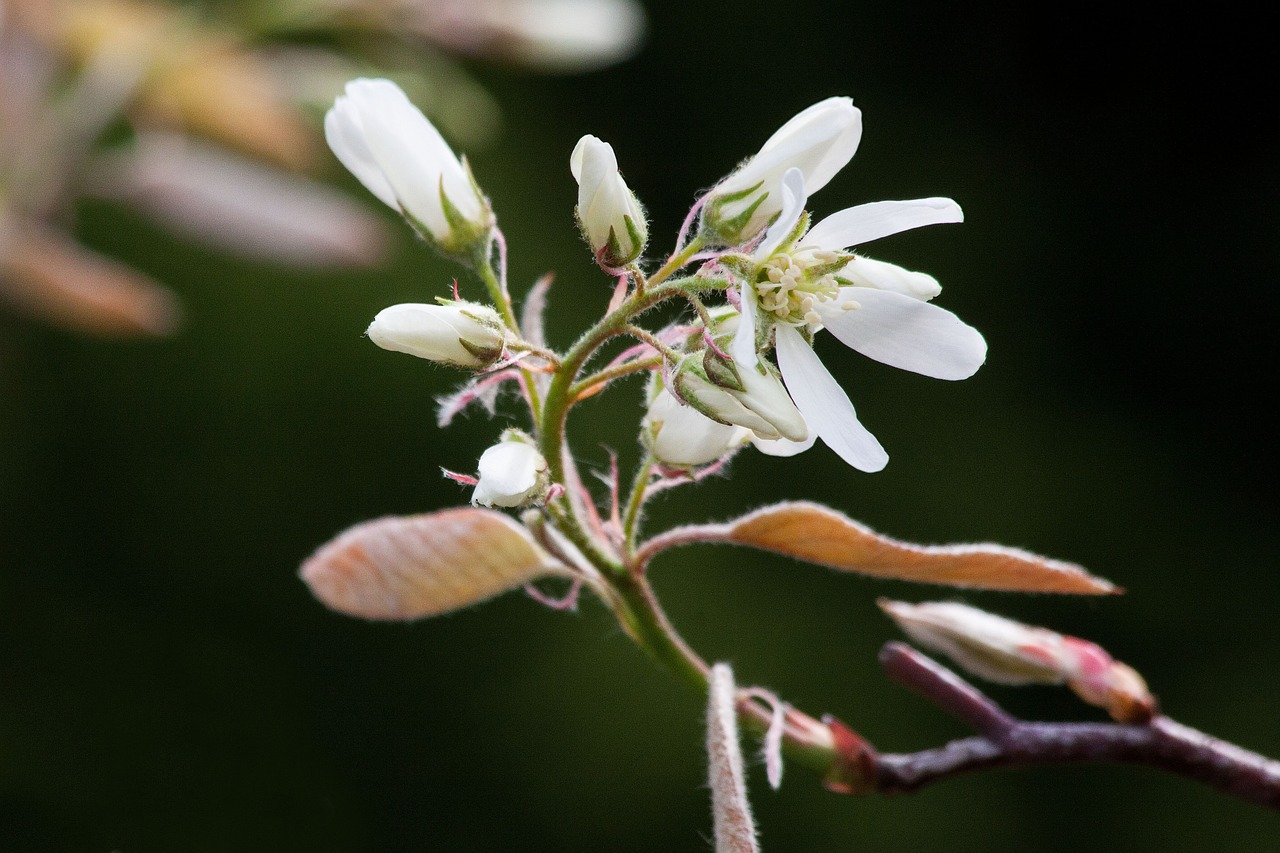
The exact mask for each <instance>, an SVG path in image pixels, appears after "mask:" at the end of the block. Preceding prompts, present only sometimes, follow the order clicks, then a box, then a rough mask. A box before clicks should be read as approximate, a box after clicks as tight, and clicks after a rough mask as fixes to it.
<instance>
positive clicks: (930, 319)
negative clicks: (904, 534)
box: [731, 169, 987, 471]
mask: <svg viewBox="0 0 1280 853" xmlns="http://www.w3.org/2000/svg"><path fill="white" fill-rule="evenodd" d="M782 195H783V197H784V201H785V207H784V209H783V210H782V212H781V213H780V215H779V216H778V219H777V220H776V221H775V222H774V223H773V225H771V226H770V227H769V230H768V232H767V233H766V234H765V237H764V240H763V241H761V243H760V246H759V248H758V249H757V251H756V254H755V274H754V275H753V276H752V280H751V281H750V282H749V283H747V284H746V285H743V286H741V287H740V292H739V295H740V297H741V298H740V303H741V310H742V315H743V320H744V321H745V322H742V323H741V324H740V325H739V327H738V330H737V332H736V334H735V336H734V340H733V343H732V346H731V353H732V355H733V358H734V360H735V361H736V362H737V363H738V364H739V365H752V364H755V363H756V360H757V354H756V344H755V342H756V330H757V328H758V327H759V326H761V325H762V324H767V325H771V326H772V327H773V328H774V336H775V351H776V354H777V360H778V369H779V370H780V371H781V373H782V379H783V381H784V382H785V383H786V386H787V390H788V391H789V392H790V393H791V399H792V400H794V401H795V404H796V406H797V408H799V409H800V411H801V413H802V414H803V415H804V417H805V420H806V421H807V422H808V424H809V427H810V429H811V430H812V432H814V433H816V434H817V436H818V437H819V438H821V439H822V441H823V442H824V443H825V444H826V445H827V446H829V447H830V448H831V449H832V450H834V451H835V452H836V453H837V454H838V455H839V456H840V458H842V459H844V460H845V461H846V462H848V463H849V464H850V465H852V466H853V467H855V468H857V469H859V470H862V471H879V470H880V469H881V468H883V467H884V466H885V464H886V463H887V462H888V460H889V457H888V454H887V453H885V451H884V448H883V447H881V446H880V442H878V441H876V439H875V436H873V435H872V434H871V433H870V432H868V431H867V429H866V428H865V427H864V426H862V424H861V423H860V422H859V421H858V417H857V414H856V413H855V411H854V408H853V404H852V403H851V402H849V397H848V395H846V394H845V393H844V391H843V390H842V389H841V388H840V386H839V384H838V383H837V382H836V381H835V379H834V378H833V377H832V376H831V374H830V372H828V371H827V369H826V367H824V366H823V364H822V362H821V360H819V358H818V356H817V355H816V354H815V353H814V351H813V348H812V346H811V345H810V344H809V341H808V340H807V339H806V333H808V334H814V333H816V332H818V331H820V330H822V329H827V330H829V331H830V332H831V334H832V335H834V336H835V337H836V339H837V340H839V341H840V342H841V343H843V344H844V345H845V346H847V347H850V348H851V349H855V350H857V351H858V352H860V353H862V354H863V355H865V356H868V357H869V358H873V359H875V360H876V361H879V362H882V363H884V364H888V365H890V366H892V367H900V368H902V369H904V370H910V371H912V372H915V373H920V374H922V375H924V376H932V377H934V378H937V379H965V378H967V377H969V376H972V375H973V374H974V372H975V371H977V369H978V368H979V367H980V366H981V365H982V363H983V361H985V360H986V355H987V344H986V341H985V340H984V339H983V337H982V335H981V334H980V333H979V332H978V331H977V330H976V329H974V328H973V327H971V326H968V325H966V324H965V323H964V322H962V321H961V320H960V319H959V318H958V317H956V316H955V315H954V314H952V313H951V312H950V311H947V310H945V309H942V308H939V307H937V306H936V305H932V304H930V303H929V302H927V301H926V300H927V299H929V298H931V297H932V296H933V295H934V293H936V292H937V290H940V288H937V282H935V281H933V279H932V278H931V277H928V276H924V275H923V274H922V273H913V272H910V271H908V270H904V269H902V268H900V267H896V266H894V265H893V264H885V263H882V262H878V261H876V262H872V263H870V264H867V263H865V261H867V259H865V258H860V257H857V256H855V255H851V254H850V253H849V252H847V251H846V250H847V249H848V248H849V247H851V246H855V245H860V244H862V243H865V242H869V241H871V240H875V239H877V238H879V237H885V236H887V235H890V234H896V233H898V232H899V231H906V230H909V229H912V228H919V227H921V226H924V225H933V224H937V223H942V222H960V221H962V219H963V214H962V213H961V211H960V207H959V205H957V204H956V203H955V202H954V201H952V200H951V199H946V198H925V199H916V200H913V201H882V202H874V203H871V204H863V205H858V206H857V207H851V208H848V209H846V210H842V211H840V212H838V213H835V214H832V215H831V216H829V217H827V218H826V219H824V220H822V221H821V222H819V223H818V224H817V225H815V226H813V228H811V229H810V230H809V231H808V232H807V233H804V234H801V235H800V236H799V237H796V236H795V232H796V231H797V230H798V226H799V223H800V217H801V214H802V213H803V210H804V205H805V202H806V200H807V196H806V193H805V182H804V176H803V175H802V174H801V172H800V171H799V170H798V169H792V170H789V171H788V172H787V174H786V175H785V176H784V178H783V190H782Z"/></svg>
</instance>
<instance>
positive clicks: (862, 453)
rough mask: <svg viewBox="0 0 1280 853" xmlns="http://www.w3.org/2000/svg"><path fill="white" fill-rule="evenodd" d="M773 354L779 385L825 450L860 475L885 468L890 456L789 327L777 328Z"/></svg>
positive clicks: (803, 342)
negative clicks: (774, 353)
mask: <svg viewBox="0 0 1280 853" xmlns="http://www.w3.org/2000/svg"><path fill="white" fill-rule="evenodd" d="M921 304H924V303H921ZM776 352H777V355H778V369H779V370H781V371H782V381H783V382H785V383H786V385H787V390H788V391H790V392H791V399H792V400H793V401H794V402H795V404H796V408H798V409H799V410H800V412H801V414H803V415H804V419H805V421H807V422H808V424H809V430H810V432H816V433H817V434H818V438H821V439H822V442H823V443H824V444H826V445H827V447H830V448H831V449H832V450H834V451H835V452H836V454H837V455H838V456H839V457H840V458H841V459H843V460H844V461H845V462H848V463H849V464H850V465H852V466H853V467H854V468H857V469H858V470H859V471H867V472H874V471H879V470H881V469H882V468H884V466H885V465H886V464H888V462H889V454H887V453H885V451H884V448H883V447H881V446H880V442H878V441H876V437H875V436H874V435H872V434H871V433H870V432H868V431H867V428H866V427H864V426H863V425H862V424H861V423H859V422H858V415H857V413H856V412H855V411H854V410H853V403H851V402H849V397H848V395H847V394H845V393H844V390H843V389H842V388H841V387H840V385H839V384H838V383H837V382H836V380H835V379H834V378H832V376H831V374H830V373H828V372H827V368H826V367H824V366H823V364H822V361H821V360H819V358H818V355H817V353H815V352H814V351H813V349H812V348H811V347H810V346H809V344H808V343H806V342H805V339H804V338H803V337H802V336H801V335H800V333H799V332H798V331H796V330H795V329H793V328H791V327H790V326H778V330H777V347H776Z"/></svg>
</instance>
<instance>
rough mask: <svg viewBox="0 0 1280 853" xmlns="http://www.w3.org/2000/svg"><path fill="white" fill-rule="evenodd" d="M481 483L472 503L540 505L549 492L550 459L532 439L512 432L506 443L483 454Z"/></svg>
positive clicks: (496, 445)
mask: <svg viewBox="0 0 1280 853" xmlns="http://www.w3.org/2000/svg"><path fill="white" fill-rule="evenodd" d="M478 472H479V482H478V483H476V489H475V491H474V492H472V493H471V503H473V504H477V505H479V506H488V507H494V506H502V507H517V506H523V505H524V504H527V503H536V502H538V501H540V500H541V499H542V498H544V497H545V495H546V491H547V460H545V459H543V458H542V454H541V453H539V452H538V448H537V447H535V446H534V445H533V444H532V442H531V441H530V440H529V438H528V437H527V436H525V435H523V434H521V433H519V432H517V431H514V430H508V431H507V432H506V433H504V434H503V436H502V440H501V441H499V442H498V443H497V444H495V445H494V446H493V447H490V448H489V449H488V450H486V451H485V452H484V453H482V454H481V455H480V464H479V465H478Z"/></svg>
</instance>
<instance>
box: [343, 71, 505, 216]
mask: <svg viewBox="0 0 1280 853" xmlns="http://www.w3.org/2000/svg"><path fill="white" fill-rule="evenodd" d="M347 94H348V96H349V97H350V98H351V99H352V102H353V103H354V104H356V105H357V106H358V108H359V111H360V122H361V125H362V126H363V128H364V130H365V139H366V140H367V142H368V144H369V149H370V150H371V151H372V152H373V156H374V158H375V160H376V161H377V163H378V164H379V166H381V168H382V172H383V174H384V175H386V178H387V181H388V182H389V183H390V184H391V187H392V188H393V189H394V190H395V194H396V197H397V198H398V199H399V201H400V205H401V206H402V207H403V208H404V209H405V211H406V212H408V213H409V214H411V215H412V216H414V217H415V218H417V219H418V220H420V221H421V222H422V223H423V224H424V225H426V226H427V228H428V229H429V230H430V231H431V233H432V234H433V235H435V236H437V237H441V236H445V235H447V234H448V233H449V230H450V229H449V224H448V222H447V221H446V220H445V218H444V210H443V208H442V207H441V203H440V190H441V187H442V186H443V189H444V192H445V194H446V195H447V196H448V197H449V201H450V202H452V203H453V205H454V206H455V207H456V208H457V209H458V212H459V213H461V214H462V215H463V216H464V217H466V218H467V219H470V220H479V219H480V218H481V213H482V212H483V211H482V206H481V203H480V199H479V197H478V196H477V195H476V191H475V188H474V187H472V185H471V181H470V179H469V178H468V177H467V175H466V172H464V171H463V169H462V164H461V163H459V162H458V158H457V156H456V155H455V154H454V153H453V149H451V148H450V147H449V145H448V143H446V142H445V141H444V138H443V137H442V136H440V132H439V131H438V130H436V128H435V125H433V124H432V123H431V122H430V121H428V120H427V117H426V116H424V115H423V114H422V111H421V110H419V109H418V108H417V107H415V106H414V105H413V104H412V103H410V101H409V98H408V97H407V96H406V95H405V93H404V92H403V91H402V90H401V89H400V87H399V86H397V85H396V84H394V83H392V82H391V81H390V80H368V79H361V80H352V81H351V82H350V83H348V84H347Z"/></svg>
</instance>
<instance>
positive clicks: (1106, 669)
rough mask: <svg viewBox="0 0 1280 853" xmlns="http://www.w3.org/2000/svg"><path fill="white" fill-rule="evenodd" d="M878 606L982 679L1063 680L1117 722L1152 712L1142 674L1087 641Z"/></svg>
mask: <svg viewBox="0 0 1280 853" xmlns="http://www.w3.org/2000/svg"><path fill="white" fill-rule="evenodd" d="M879 604H880V608H881V609H882V610H884V612H885V613H887V614H889V616H890V617H891V618H892V619H893V620H894V621H895V622H897V623H898V627H900V628H902V630H903V631H904V632H905V633H906V634H907V636H909V637H911V639H913V640H915V641H916V642H918V643H919V644H920V645H922V646H925V647H926V648H930V649H934V650H937V651H940V652H942V653H943V654H945V655H947V656H948V657H950V658H951V659H952V660H954V661H955V662H956V663H958V664H959V665H960V666H962V667H964V668H965V669H966V670H968V671H969V672H971V673H973V674H974V675H977V676H979V677H981V678H985V679H987V680H988V681H994V682H996V683H997V684H1063V683H1066V685H1067V686H1068V687H1070V688H1071V689H1072V690H1073V691H1074V692H1075V693H1076V695H1077V696H1079V697H1080V698H1081V699H1083V700H1084V701H1085V702H1087V703H1089V704H1090V705H1096V706H1098V707H1100V708H1105V709H1106V710H1107V712H1108V713H1109V714H1111V716H1112V717H1113V718H1115V719H1116V720H1119V721H1120V722H1125V723H1138V722H1146V721H1147V720H1150V719H1151V717H1152V716H1153V715H1154V714H1155V710H1156V701H1155V697H1153V696H1152V695H1151V693H1150V691H1149V690H1148V689H1147V685H1146V682H1144V681H1143V680H1142V676H1140V675H1138V673H1137V672H1136V671H1135V670H1134V669H1133V668H1132V667H1130V666H1128V665H1126V664H1123V663H1121V662H1119V661H1117V660H1114V659H1113V658H1112V657H1111V655H1109V654H1107V652H1106V650H1104V649H1103V648H1102V647H1100V646H1098V645H1097V644H1095V643H1091V642H1089V641H1087V640H1081V639H1078V638H1076V637H1068V636H1064V635H1062V634H1058V633H1056V632H1054V631H1050V630H1048V629H1046V628H1035V627H1032V626H1030V625H1024V624H1022V623H1021V622H1014V621H1013V620H1012V619H1005V618H1003V617H1001V616H996V615H995V614H992V613H987V612H986V611H984V610H978V609H977V608H976V607H969V606H968V605H965V604H956V603H952V602H926V603H924V604H906V603H903V602H900V601H887V600H885V599H881V600H880V601H879Z"/></svg>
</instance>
